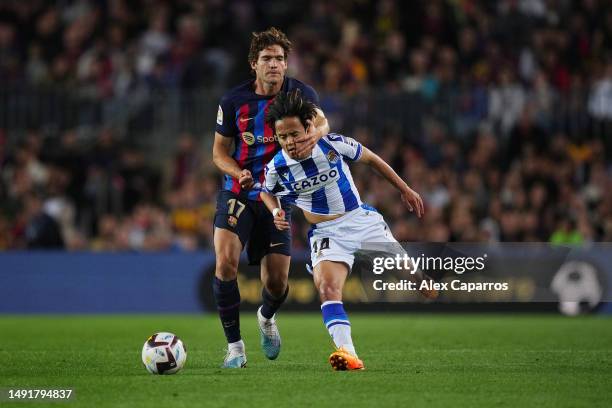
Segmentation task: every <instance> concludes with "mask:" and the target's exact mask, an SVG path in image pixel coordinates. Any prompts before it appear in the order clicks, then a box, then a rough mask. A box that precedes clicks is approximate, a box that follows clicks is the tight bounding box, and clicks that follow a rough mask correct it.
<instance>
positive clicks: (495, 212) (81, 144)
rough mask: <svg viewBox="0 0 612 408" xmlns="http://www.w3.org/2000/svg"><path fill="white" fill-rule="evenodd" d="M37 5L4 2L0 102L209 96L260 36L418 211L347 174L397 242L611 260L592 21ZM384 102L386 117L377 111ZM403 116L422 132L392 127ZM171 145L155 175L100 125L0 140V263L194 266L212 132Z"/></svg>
mask: <svg viewBox="0 0 612 408" xmlns="http://www.w3.org/2000/svg"><path fill="white" fill-rule="evenodd" d="M49 3H50V2H46V1H42V0H32V1H27V2H25V1H16V0H15V1H3V2H0V88H2V89H13V88H32V89H41V88H49V87H58V86H60V87H64V88H65V89H68V90H70V92H78V93H79V95H85V96H87V97H88V98H90V99H93V100H96V101H109V103H114V102H116V101H121V100H129V101H134V100H139V98H140V99H143V100H144V99H147V95H150V93H151V92H153V91H159V90H178V91H184V92H193V91H194V90H197V91H200V90H201V91H202V92H213V90H215V92H218V91H219V90H223V89H226V88H229V87H230V86H232V85H234V84H236V83H238V82H240V81H242V80H244V79H245V78H248V77H249V75H250V73H249V67H248V64H247V61H246V56H247V52H248V44H249V41H250V32H251V31H256V30H262V29H265V28H267V27H268V26H271V25H274V26H277V27H279V28H281V29H283V30H284V31H285V32H286V33H287V34H288V36H289V38H290V39H291V40H292V42H293V44H294V50H293V52H292V54H291V55H290V59H289V66H290V72H289V73H290V75H292V76H296V77H298V78H299V79H301V80H303V81H305V82H307V83H309V84H311V85H313V86H314V87H315V89H316V90H317V91H318V92H319V93H320V95H321V102H322V108H323V109H324V110H325V112H326V113H327V114H328V117H329V118H330V121H331V124H332V130H333V131H337V132H340V133H345V134H348V135H350V136H353V137H355V138H356V139H357V140H359V141H360V142H362V143H364V144H365V145H367V146H369V147H371V148H372V149H373V150H375V151H376V152H378V153H379V154H380V155H381V156H382V157H383V158H384V159H385V160H387V161H388V162H389V163H390V164H392V166H393V167H394V168H395V169H396V170H397V171H398V173H400V174H401V175H402V176H403V177H404V179H405V180H406V181H408V182H409V184H410V185H411V186H413V187H414V188H415V189H416V190H417V191H419V192H420V193H421V195H422V196H423V197H424V199H425V202H426V216H425V218H424V219H423V220H416V219H415V217H412V216H408V215H407V213H406V210H405V208H404V207H403V205H402V203H401V201H400V200H399V196H398V194H397V193H395V192H394V191H392V188H391V187H389V186H387V185H386V183H384V182H380V180H379V179H378V178H377V177H376V176H372V175H371V174H370V173H368V171H369V170H367V169H365V168H364V167H363V166H360V165H358V164H357V165H355V166H354V172H355V174H354V175H355V177H354V178H355V180H356V182H357V184H358V187H359V188H360V191H361V192H362V199H363V200H364V201H366V202H368V203H369V204H372V205H374V206H375V207H377V208H379V209H380V210H381V211H382V212H383V214H384V215H385V218H386V219H387V221H388V222H389V224H390V225H391V227H392V229H393V231H394V234H395V236H396V237H397V238H398V239H399V240H420V241H551V242H555V243H561V244H581V243H587V242H591V241H610V240H612V176H611V175H612V160H611V157H612V8H610V7H609V2H607V1H604V0H576V1H569V0H500V1H486V0H447V1H441V0H420V1H409V2H405V1H399V0H380V1H366V0H340V1H334V2H330V1H318V0H315V1H309V2H301V1H296V2H286V1H281V0H266V1H250V0H236V1H223V0H202V1H199V0H177V1H159V0H107V1H93V0H74V1H70V0H64V1H61V0H58V1H54V2H51V3H50V4H49ZM380 95H383V98H391V97H396V96H398V95H399V99H396V100H398V101H400V103H399V104H396V105H397V106H396V107H395V109H393V110H390V109H382V108H380V107H379V108H378V109H377V108H376V106H375V105H376V103H375V102H374V101H378V100H380V99H377V98H379V97H380ZM406 95H408V96H410V98H409V99H402V98H403V97H404V96H406ZM415 98H416V99H415ZM404 100H410V101H412V102H411V103H410V104H408V103H406V104H405V105H404V104H403V103H402V101H404ZM414 101H416V102H414ZM360 102H361V103H360ZM415 106H416V107H418V109H416V110H415ZM0 109H4V107H3V106H0ZM348 111H351V112H352V113H351V114H349V113H347V112H348ZM408 111H410V112H417V115H416V116H417V119H418V124H417V123H416V121H414V125H413V126H411V125H410V124H412V123H413V122H410V123H409V125H408V126H397V122H398V121H399V122H401V119H402V117H404V119H405V118H409V117H411V116H410V115H409V112H408ZM113 112H115V113H113ZM120 113H121V112H116V111H112V110H111V111H110V115H111V116H112V115H118V114H120ZM212 115H213V116H211V117H210V125H211V129H212V126H213V125H214V110H213V111H212ZM364 118H365V119H364ZM77 125H78V124H77ZM179 128H180V126H178V124H177V129H179ZM181 131H182V129H179V130H177V132H176V133H175V134H174V135H172V139H174V140H175V142H174V143H173V145H174V146H175V147H174V151H173V152H167V154H166V155H165V157H164V158H162V159H159V158H156V160H151V158H150V156H149V155H148V154H147V149H146V148H143V147H142V146H141V145H138V144H135V143H131V141H130V135H129V133H128V134H126V133H125V132H119V131H117V129H115V128H113V126H110V125H108V126H105V125H104V124H102V126H101V127H100V128H99V129H96V132H95V137H93V138H83V137H81V136H80V134H79V129H78V126H76V127H74V128H73V127H71V128H67V129H56V130H55V133H54V134H53V135H49V134H47V133H46V132H45V130H44V129H41V128H40V127H37V126H33V127H32V128H30V129H25V130H23V131H22V132H21V133H20V136H19V138H18V140H17V141H15V140H14V138H11V137H9V133H11V132H13V133H14V130H13V129H2V127H1V124H0V249H7V248H26V247H45V248H50V247H56V248H57V247H63V248H68V249H74V250H77V249H94V250H162V249H163V250H172V249H174V250H194V249H196V248H210V247H211V246H212V241H211V240H212V215H213V214H214V206H215V194H216V191H217V189H218V188H219V186H220V178H219V175H218V174H217V173H216V172H215V169H214V166H213V165H212V163H211V152H210V151H209V150H210V149H209V146H210V143H209V141H210V137H211V136H212V131H211V132H209V133H210V134H206V135H202V134H193V133H189V132H188V131H185V132H181ZM293 228H294V235H293V236H294V247H296V248H303V247H305V245H306V243H305V237H306V229H307V228H308V226H307V225H306V224H305V223H304V222H303V220H301V218H300V217H296V222H295V223H294V227H293Z"/></svg>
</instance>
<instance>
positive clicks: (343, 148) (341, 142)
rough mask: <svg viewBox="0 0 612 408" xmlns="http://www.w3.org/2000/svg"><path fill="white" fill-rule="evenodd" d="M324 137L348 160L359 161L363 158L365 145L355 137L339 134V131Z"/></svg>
mask: <svg viewBox="0 0 612 408" xmlns="http://www.w3.org/2000/svg"><path fill="white" fill-rule="evenodd" d="M324 139H325V140H326V141H327V142H328V143H329V144H331V145H332V147H333V148H334V149H336V150H337V151H338V153H340V154H341V155H342V157H344V158H345V159H346V160H348V161H357V160H359V159H360V158H361V153H362V151H363V147H362V146H361V143H359V142H358V141H356V140H355V139H353V138H352V137H347V136H343V135H339V134H337V133H330V134H328V135H326V136H325V137H324Z"/></svg>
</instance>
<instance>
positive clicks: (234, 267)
mask: <svg viewBox="0 0 612 408" xmlns="http://www.w3.org/2000/svg"><path fill="white" fill-rule="evenodd" d="M215 275H216V276H217V278H219V279H221V280H225V281H227V280H233V279H236V277H237V276H238V259H233V258H232V257H229V256H220V257H219V256H218V257H217V264H216V266H215Z"/></svg>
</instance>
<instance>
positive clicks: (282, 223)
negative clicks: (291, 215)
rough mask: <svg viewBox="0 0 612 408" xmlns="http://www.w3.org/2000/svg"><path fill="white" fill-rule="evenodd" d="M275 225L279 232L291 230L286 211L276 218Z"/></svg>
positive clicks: (281, 211) (279, 213)
mask: <svg viewBox="0 0 612 408" xmlns="http://www.w3.org/2000/svg"><path fill="white" fill-rule="evenodd" d="M274 225H276V229H277V230H279V231H285V230H288V229H289V222H288V221H287V220H286V219H285V211H284V210H282V209H281V210H280V211H279V212H278V214H276V217H274Z"/></svg>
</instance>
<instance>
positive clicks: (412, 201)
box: [359, 146, 425, 218]
mask: <svg viewBox="0 0 612 408" xmlns="http://www.w3.org/2000/svg"><path fill="white" fill-rule="evenodd" d="M362 148H363V152H362V153H361V158H360V159H359V161H360V162H362V163H366V164H368V165H369V166H371V167H372V168H374V170H376V172H377V173H379V174H380V175H381V176H383V177H384V178H385V179H386V180H387V181H388V182H389V183H391V184H392V185H393V186H394V187H395V188H397V189H398V190H399V192H400V193H401V194H402V201H403V202H404V203H405V204H406V205H407V206H408V208H409V209H410V211H415V212H416V215H417V216H418V217H419V218H420V217H421V216H423V214H424V213H425V206H424V205H423V200H422V199H421V196H420V195H419V194H418V193H417V192H416V191H414V190H413V189H411V188H410V187H408V184H406V182H404V180H402V178H401V177H400V176H399V175H398V174H397V173H396V172H395V170H393V168H392V167H391V166H389V165H388V164H387V163H386V162H385V161H384V160H383V159H381V158H380V156H378V155H377V154H376V153H374V152H372V151H371V150H370V149H368V148H366V147H365V146H363V147H362Z"/></svg>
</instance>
